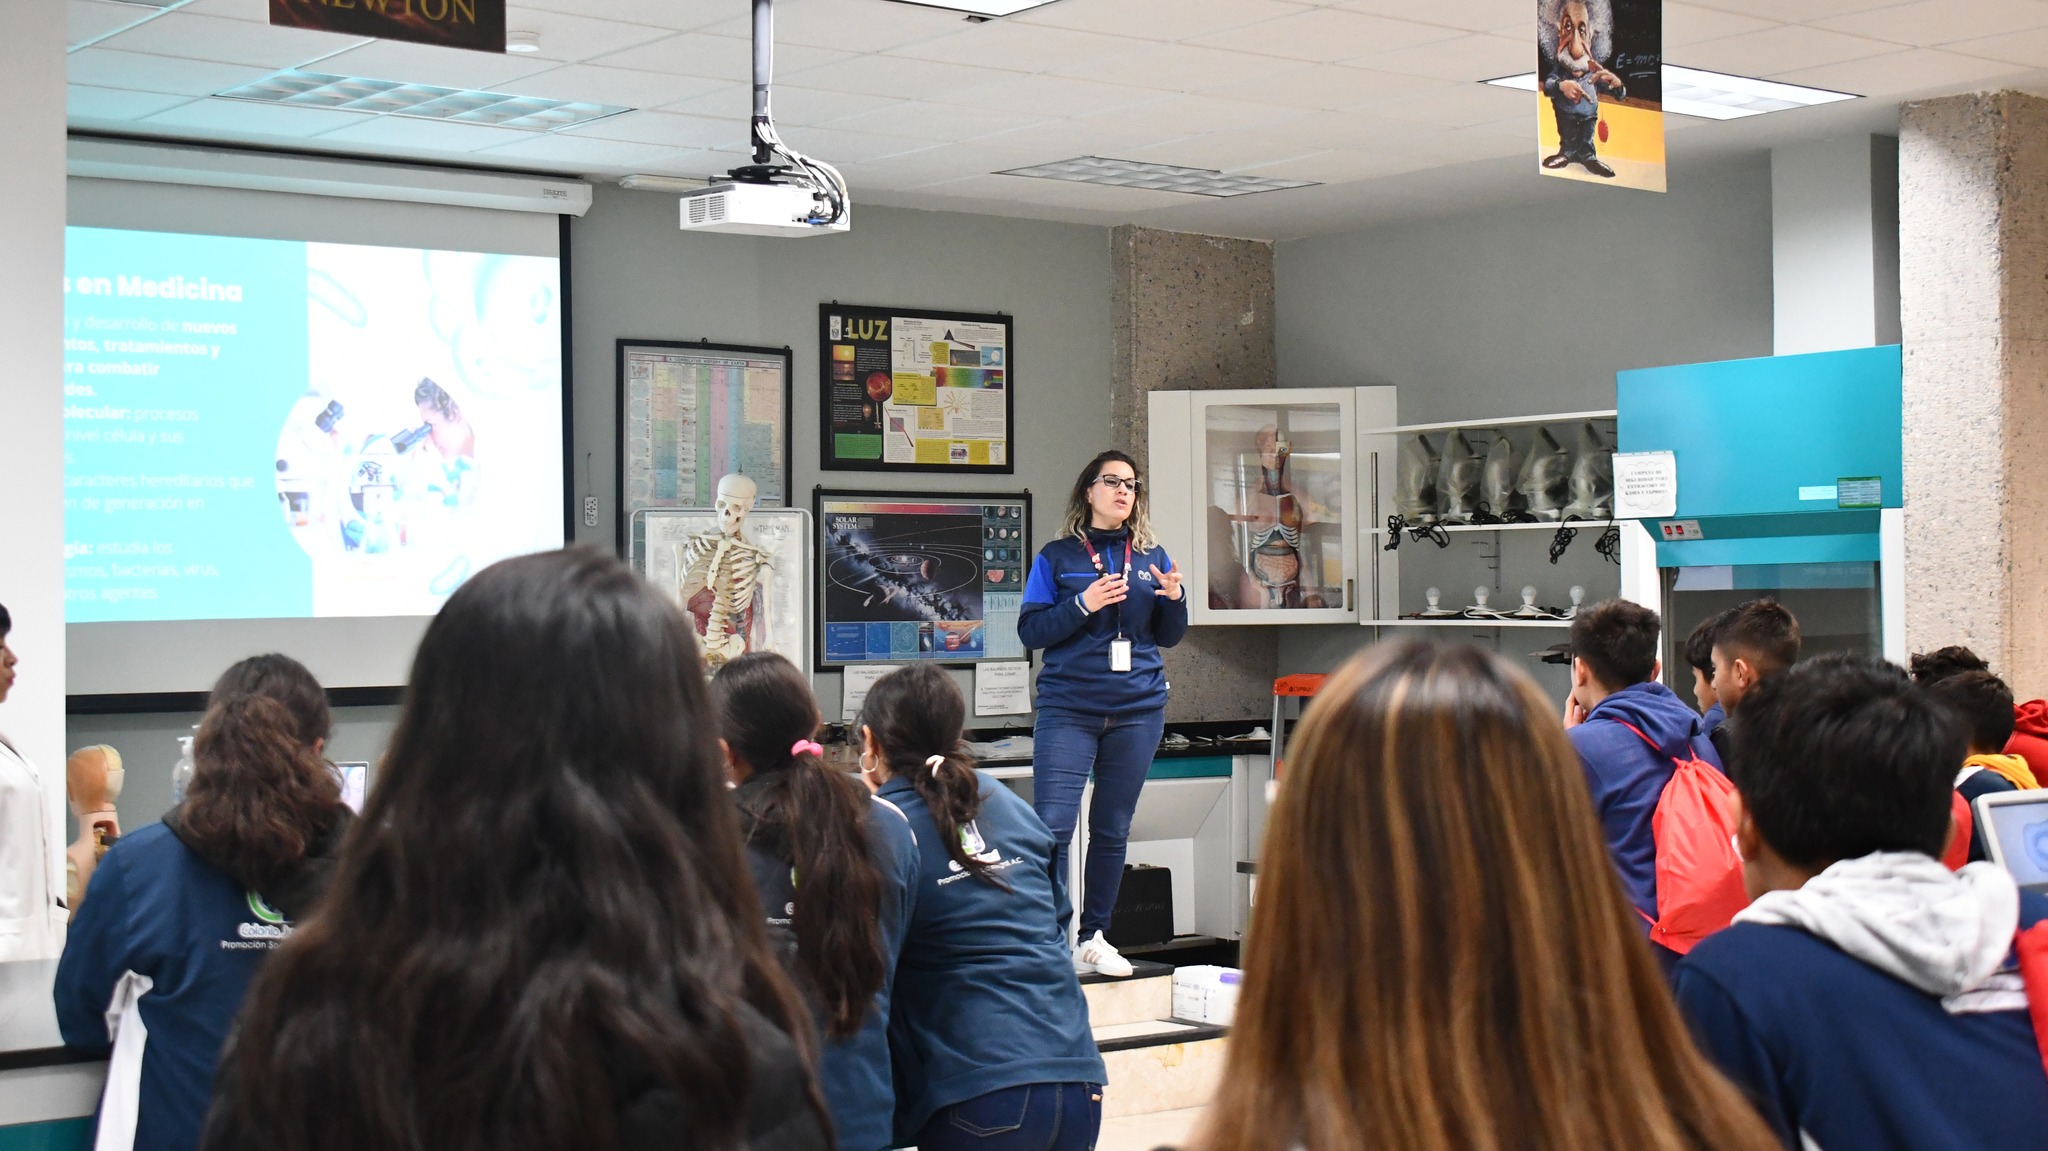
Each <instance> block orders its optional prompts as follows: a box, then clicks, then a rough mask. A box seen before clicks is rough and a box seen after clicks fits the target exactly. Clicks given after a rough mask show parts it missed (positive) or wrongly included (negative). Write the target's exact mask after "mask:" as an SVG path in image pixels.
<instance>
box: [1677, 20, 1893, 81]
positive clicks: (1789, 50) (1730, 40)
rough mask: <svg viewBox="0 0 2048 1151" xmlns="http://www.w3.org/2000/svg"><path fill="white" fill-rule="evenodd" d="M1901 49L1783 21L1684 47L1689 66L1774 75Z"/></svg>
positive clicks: (1735, 72) (1758, 74) (1858, 37)
mask: <svg viewBox="0 0 2048 1151" xmlns="http://www.w3.org/2000/svg"><path fill="white" fill-rule="evenodd" d="M1896 51H1898V45H1896V44H1887V43H1885V42H1884V41H1882V40H1871V39H1867V38H1865V37H1862V36H1850V35H1846V34H1844V33H1841V32H1830V31H1828V30H1826V29H1825V28H1809V27H1805V26H1803V25H1799V24H1784V25H1780V26H1778V27H1776V28H1766V29H1764V30H1763V31H1761V32H1748V33H1744V34H1743V35H1740V36H1729V37H1725V38H1723V39H1720V40H1708V41H1705V42H1702V43H1699V44H1694V45H1693V46H1691V47H1690V48H1687V49H1686V50H1685V60H1684V61H1683V62H1684V63H1685V65H1686V66H1687V67H1691V68H1710V69H1712V70H1714V71H1716V72H1731V73H1733V74H1735V75H1737V76H1774V75H1776V74H1778V73H1780V72H1789V71H1791V70H1792V69H1794V68H1815V67H1819V66H1821V65H1824V64H1840V63H1842V62H1843V61H1845V60H1860V59H1863V58H1865V57H1867V56H1881V55H1883V54H1885V53H1887V52H1896Z"/></svg>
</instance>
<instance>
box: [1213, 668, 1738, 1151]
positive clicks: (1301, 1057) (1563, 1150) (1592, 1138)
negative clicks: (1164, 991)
mask: <svg viewBox="0 0 2048 1151" xmlns="http://www.w3.org/2000/svg"><path fill="white" fill-rule="evenodd" d="M1296 739H1297V742H1296V744H1295V747H1294V749H1293V754H1292V755H1290V756H1289V759H1288V771H1287V775H1286V778H1285V781H1284V782H1283V783H1282V784H1281V790H1280V798H1279V801H1278V805H1277V807H1276V809H1275V811H1274V814H1273V817H1272V821H1271V823H1270V824H1269V826H1268V838H1267V840H1266V844H1265V849H1264V852H1263V854H1262V857H1261V860H1260V884H1259V902H1258V906H1257V910H1256V911H1255V912H1254V914H1253V917H1252V927H1251V932H1250V938H1249V941H1248V944H1247V951H1246V966H1245V974H1244V987H1243V994H1242V998H1241V1000H1240V1003H1239V1007H1238V1012H1237V1019H1236V1023H1235V1026H1234V1028H1233V1031H1234V1034H1233V1036H1232V1038H1231V1041H1230V1052H1229V1056H1228V1060H1229V1062H1228V1066H1227V1067H1226V1069H1225V1072H1224V1076H1223V1086H1222V1088H1221V1090H1220V1092H1219V1094H1218V1098H1217V1101H1216V1103H1215V1105H1214V1106H1213V1107H1212V1108H1211V1110H1210V1112H1209V1115H1208V1116H1207V1118H1206V1119H1205V1121H1204V1125H1203V1127H1202V1129H1201V1130H1200V1131H1199V1132H1198V1134H1197V1137H1196V1139H1195V1140H1194V1141H1193V1143H1192V1145H1191V1146H1192V1147H1193V1148H1195V1149H1196V1151H1288V1149H1290V1148H1306V1149H1307V1151H1352V1149H1354V1148H1401V1149H1402V1151H1509V1149H1513V1151H1585V1149H1599V1151H1621V1149H1623V1148H1627V1149H1629V1151H1706V1149H1710V1148H1711V1149H1713V1151H1770V1149H1773V1148H1776V1147H1777V1146H1778V1144H1777V1142H1776V1140H1775V1139H1774V1138H1773V1137H1772V1136H1771V1134H1770V1133H1769V1131H1768V1130H1767V1129H1766V1128H1765V1126H1764V1125H1763V1123H1762V1121H1761V1120H1759V1119H1758V1118H1757V1116H1756V1113H1755V1112H1754V1111H1753V1110H1751V1109H1750V1106H1749V1105H1748V1103H1746V1102H1745V1101H1744V1099H1743V1098H1742V1096H1741V1094H1740V1093H1739V1092H1738V1091H1737V1090H1736V1089H1735V1088H1734V1087H1733V1086H1731V1085H1730V1084H1729V1083H1728V1081H1727V1080H1725V1079H1723V1078H1722V1077H1721V1076H1720V1074H1719V1073H1718V1072H1716V1071H1715V1070H1714V1069H1713V1068H1712V1067H1711V1066H1710V1065H1709V1064H1708V1063H1707V1061H1706V1060H1705V1059H1704V1058H1703V1057H1702V1056H1701V1055H1700V1054H1699V1052H1698V1051H1697V1050H1696V1049H1695V1048H1694V1046H1693V1044H1692V1041H1691V1039H1690V1037H1689V1036H1688V1034H1687V1032H1686V1030H1685V1026H1684V1024H1683V1022H1682V1021H1681V1020H1680V1018H1679V1015H1678V1011H1677V1008H1676V1007H1675V1006H1674V1005H1673V1004H1672V1001H1671V997H1670V995H1669V993H1668V992H1667V991H1666V989H1665V985H1664V981H1663V978H1662V976H1661V975H1660V973H1659V971H1658V969H1657V965H1656V961H1655V960H1654V959H1653V958H1652V957H1651V955H1650V952H1649V950H1648V947H1647V946H1646V944H1645V943H1644V941H1643V939H1642V938H1641V936H1640V933H1639V932H1638V930H1637V928H1636V926H1635V924H1634V922H1633V917H1632V913H1631V911H1630V909H1629V907H1628V905H1627V903H1626V902H1625V901H1624V899H1623V898H1622V893H1621V889H1620V885H1619V883H1618V881H1617V880H1616V877H1615V874H1614V869H1613V866H1612V865H1611V864H1610V863H1609V862H1608V859H1607V854H1606V850H1605V848H1604V846H1603V845H1602V842H1601V839H1600V835H1599V832H1598V826H1599V825H1598V823H1597V822H1596V820H1595V816H1594V812H1593V805H1592V802H1591V799H1590V798H1589V796H1588V793H1587V791H1586V784H1585V779H1584V776H1583V773H1582V771H1581V769H1580V766H1579V761H1578V757H1577V756H1576V754H1575V753H1574V752H1573V751H1572V748H1571V744H1570V743H1569V741H1567V740H1566V739H1565V736H1564V733H1563V731H1562V730H1561V728H1560V726H1559V724H1558V721H1557V717H1556V715H1555V713H1554V709H1552V708H1551V707H1550V705H1549V704H1548V702H1547V701H1545V699H1544V698H1543V696H1542V695H1541V694H1540V693H1539V692H1538V691H1537V690H1536V686H1535V685H1534V684H1533V683H1532V682H1530V680H1529V678H1528V677H1527V676H1526V675H1524V674H1523V673H1522V672H1520V671H1519V670H1517V669H1516V668H1514V667H1512V666H1511V665H1509V664H1508V663H1507V662H1506V661H1504V660H1502V659H1501V658H1499V657H1498V656H1495V655H1492V654H1490V653H1488V652H1484V651H1481V650H1479V649H1477V648H1474V647H1470V646H1464V645H1456V646H1436V645H1425V644H1420V643H1415V642H1412V641H1404V642H1400V643H1387V644H1380V645H1377V646H1375V647H1372V648H1368V649H1367V650H1366V651H1364V652H1361V653H1360V654H1359V655H1357V656H1355V657H1353V658H1352V660H1351V661H1350V662H1348V663H1346V664H1345V665H1344V667H1343V668H1342V669H1340V670H1339V671H1338V672H1337V673H1336V674H1334V675H1332V676H1331V677H1330V679H1329V680H1328V682H1327V683H1326V684H1325V685H1324V687H1323V690H1322V692H1321V693H1320V696H1319V697H1318V699H1317V700H1316V702H1315V703H1314V705H1313V706H1312V707H1311V708H1310V710H1309V713H1308V715H1307V717H1306V718H1305V719H1304V720H1303V722H1302V725H1301V728H1300V729H1299V733H1298V735H1297V737H1296Z"/></svg>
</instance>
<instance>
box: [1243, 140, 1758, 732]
mask: <svg viewBox="0 0 2048 1151" xmlns="http://www.w3.org/2000/svg"><path fill="white" fill-rule="evenodd" d="M1531 178H1532V179H1534V178H1535V177H1533V176H1532V177H1531ZM1671 187H1672V190H1671V191H1670V192H1669V193H1667V194H1665V195H1654V194H1645V193H1640V192H1630V191H1624V190H1620V189H1610V190H1597V189H1591V188H1588V189H1586V190H1585V191H1584V193H1583V195H1581V196H1579V197H1576V198H1574V199H1572V200H1570V201H1569V202H1566V203H1563V204H1558V203H1552V204H1545V205H1538V206H1530V207H1526V208H1508V209H1502V210H1494V211H1488V212H1485V213H1475V214H1470V215H1463V216H1453V217H1447V218H1444V219H1439V220H1431V221H1427V222H1422V223H1411V224H1401V225H1390V226H1386V227H1380V228H1373V229H1370V230H1366V231H1360V232H1354V233H1349V234H1344V235H1336V236H1316V237H1311V238H1308V239H1303V240H1295V241H1291V242H1288V243H1284V244H1281V245H1280V249H1279V256H1278V260H1279V265H1278V272H1277V279H1278V287H1279V292H1278V304H1277V315H1278V317H1279V330H1278V345H1279V359H1280V386H1281V387H1284V388H1303V387H1325V386H1349V385H1355V384H1394V385H1396V386H1398V387H1399V388H1400V389H1401V392H1400V406H1401V420H1402V422H1404V423H1436V422H1442V421H1450V420H1461V419H1474V418H1485V417H1498V416H1513V415H1535V414H1540V413H1544V412H1566V411H1585V410H1591V409H1598V408H1611V407H1613V406H1614V374H1615V372H1617V371H1620V370H1622V369H1626V368H1642V367H1653V366H1657V365H1662V364H1683V363H1695V362H1700V361H1707V360H1729V359H1739V358H1742V357H1745V356H1767V355H1770V354H1771V310H1772V309H1771V302H1772V297H1771V173H1770V163H1769V158H1768V156H1758V157H1756V158H1754V159H1752V160H1747V161H1742V162H1737V163H1726V164H1722V165H1720V166H1719V167H1717V168H1716V169H1713V170H1710V171H1691V170H1685V169H1678V170H1674V171H1673V172H1672V180H1671ZM1523 534H1525V535H1531V536H1538V535H1541V533H1535V532H1530V533H1523ZM1544 538H1545V539H1547V538H1548V537H1544ZM1591 542H1592V541H1591V539H1590V538H1589V534H1582V535H1581V537H1580V539H1579V541H1578V543H1577V544H1575V545H1574V547H1573V550H1572V552H1571V553H1570V554H1568V556H1567V558H1566V561H1565V562H1566V563H1567V564H1573V563H1580V564H1583V563H1584V562H1585V561H1587V560H1588V559H1589V557H1590V555H1591V552H1592V548H1591ZM1415 546H1416V545H1413V544H1410V545H1407V547H1409V548H1412V547H1415ZM1421 546H1422V547H1425V548H1426V547H1428V545H1426V544H1425V545H1421ZM1403 554H1404V555H1405V554H1406V549H1405V548H1404V553H1403ZM1404 562H1405V561H1404ZM1535 562H1537V563H1541V562H1542V561H1541V560H1540V559H1538V560H1536V561H1535ZM1594 562H1595V566H1594V567H1593V568H1592V569H1590V571H1589V575H1590V574H1597V571H1598V568H1597V561H1594ZM1609 578H1610V580H1611V577H1609ZM1509 582H1510V583H1511V584H1513V583H1518V582H1519V581H1518V580H1514V579H1512V578H1510V579H1509ZM1445 586H1446V587H1449V586H1452V585H1449V584H1446V585H1445ZM1589 586H1598V585H1594V584H1591V583H1590V582H1589ZM1610 586H1611V584H1610ZM1461 602H1462V600H1461ZM1510 602H1513V600H1512V598H1510ZM1423 630H1424V629H1411V634H1412V633H1414V632H1420V631H1423ZM1371 634H1372V633H1371V632H1369V631H1366V629H1363V628H1340V627H1332V626H1324V627H1290V628H1284V629H1282V632H1281V639H1280V671H1281V673H1282V674H1287V673H1292V672H1307V671H1327V670H1329V669H1330V668H1331V667H1333V666H1335V665H1336V664H1337V663H1339V662H1342V660H1343V659H1344V658H1345V657H1346V656H1348V655H1350V654H1351V653H1352V652H1353V651H1355V650H1357V648H1358V647H1359V646H1360V645H1361V644H1363V643H1366V642H1368V641H1369V640H1370V638H1371ZM1388 634H1393V633H1392V632H1389V633H1388ZM1430 634H1431V635H1433V636H1437V637H1441V636H1442V634H1443V633H1441V632H1431V633H1430ZM1497 634H1498V635H1499V636H1501V637H1503V638H1502V640H1501V643H1502V648H1503V650H1505V651H1507V652H1510V653H1515V654H1519V653H1524V652H1526V651H1529V650H1532V649H1535V648H1540V647H1543V646H1546V645H1548V644H1550V643H1554V642H1558V641H1561V640H1562V639H1563V638H1564V636H1563V634H1562V633H1561V632H1560V633H1551V632H1547V631H1509V632H1501V633H1497ZM1530 666H1532V667H1533V666H1535V665H1534V664H1531V665H1530ZM1552 681H1554V682H1552ZM1546 687H1554V688H1555V689H1556V691H1557V693H1558V694H1559V696H1560V698H1561V697H1562V692H1563V678H1562V677H1561V676H1558V675H1555V674H1552V675H1549V676H1547V677H1546Z"/></svg>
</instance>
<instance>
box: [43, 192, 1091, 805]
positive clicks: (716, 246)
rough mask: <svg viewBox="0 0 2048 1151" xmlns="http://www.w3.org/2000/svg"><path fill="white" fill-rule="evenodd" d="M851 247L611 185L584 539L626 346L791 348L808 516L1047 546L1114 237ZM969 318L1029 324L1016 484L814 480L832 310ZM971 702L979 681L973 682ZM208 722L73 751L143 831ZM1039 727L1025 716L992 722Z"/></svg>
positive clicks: (603, 523) (592, 304) (114, 730)
mask: <svg viewBox="0 0 2048 1151" xmlns="http://www.w3.org/2000/svg"><path fill="white" fill-rule="evenodd" d="M854 220H855V223H854V228H853V230H852V231H851V232H848V233H847V234H845V235H842V236H816V237H806V238H803V239H794V240H786V239H759V238H754V237H747V236H706V235H689V236H686V235H684V234H682V232H681V231H680V230H679V229H678V228H677V220H676V197H675V196H673V195H664V194H659V193H652V192H627V191H623V190H621V189H619V188H616V187H612V186H609V185H606V186H601V187H599V188H598V189H597V201H596V204H595V206H594V207H592V209H591V211H590V214H589V215H587V216H585V217H583V218H582V219H581V220H578V221H576V223H575V225H574V226H573V228H572V231H571V240H570V286H571V291H572V300H571V306H572V308H573V312H572V316H571V322H572V324H573V338H574V341H575V347H574V358H573V361H572V371H573V373H574V377H573V381H572V382H573V387H574V392H575V398H574V403H575V411H574V418H575V454H574V457H573V459H572V461H571V465H572V466H571V469H570V486H571V488H572V491H573V493H574V498H575V503H576V506H577V507H578V508H579V509H580V508H581V506H582V500H583V497H584V496H585V495H586V494H588V495H595V496H596V497H597V498H598V504H599V516H598V527H596V528H594V529H591V528H583V527H581V526H580V525H581V521H580V518H579V521H578V523H579V526H578V529H577V538H578V539H579V540H582V541H588V542H594V543H597V544H600V545H603V546H605V547H610V546H612V545H613V542H614V538H615V534H614V533H615V526H614V524H615V515H616V510H615V506H614V505H615V498H614V497H615V491H614V486H615V481H614V479H613V472H614V468H615V455H616V449H617V435H616V431H615V428H616V426H617V425H616V419H615V416H616V411H615V402H614V399H615V387H616V369H615V358H614V357H615V350H614V347H615V341H617V340H618V339H620V338H622V337H623V338H631V339H671V340H694V339H700V338H709V339H711V340H714V341H718V342H724V343H744V344H763V345H769V346H775V347H780V346H782V345H784V344H787V345H789V346H790V347H791V349H792V350H793V352H794V354H795V365H796V370H795V387H794V400H793V416H794V428H793V435H792V439H793V445H792V448H793V451H794V453H795V465H796V466H795V490H794V492H793V493H792V495H793V496H794V499H795V502H796V503H797V505H798V506H800V507H809V506H810V500H811V489H812V488H813V487H814V486H817V485H819V484H821V483H822V484H825V485H826V486H830V487H840V488H879V489H885V490H909V491H919V490H970V491H1017V490H1021V489H1029V490H1030V491H1031V493H1032V496H1033V497H1034V507H1033V509H1032V510H1033V517H1034V518H1033V528H1034V536H1035V538H1034V539H1033V540H1032V546H1033V547H1034V548H1035V547H1037V546H1038V545H1040V544H1042V543H1044V542H1045V540H1046V539H1048V538H1049V537H1050V533H1051V532H1052V531H1053V530H1055V528H1056V522H1055V521H1056V520H1057V519H1058V518H1059V516H1060V514H1061V509H1062V508H1063V506H1064V503H1065V499H1066V492H1067V489H1068V487H1069V486H1070V485H1071V484H1072V483H1073V480H1074V476H1075V474H1076V473H1078V472H1079V471H1080V469H1081V467H1082V465H1084V464H1086V463H1087V462H1088V460H1089V458H1090V457H1092V456H1093V455H1094V454H1095V453H1096V452H1098V451H1100V450H1102V449H1103V448H1105V447H1108V446H1109V444H1110V429H1109V383H1110V356H1111V340H1110V313H1111V309H1110V252H1109V229H1107V228H1097V227H1088V226H1083V225H1073V224H1055V223H1045V222H1040V221H1033V220H1013V219H1004V218H1000V217H995V216H975V215H964V214H954V213H937V212H918V211H910V210H904V209H890V208H859V207H856V209H855V215H854ZM829 300H840V301H843V302H846V303H859V304H898V305H905V306H924V307H957V308H961V309H963V310H966V311H978V312H1008V313H1010V314H1011V315H1013V316H1014V317H1015V318H1016V337H1017V348H1016V351H1015V353H1014V355H1015V360H1016V365H1017V368H1016V370H1017V371H1018V372H1019V373H1020V374H1019V375H1018V376H1017V379H1018V381H1019V387H1018V389H1017V400H1016V403H1017V426H1016V427H1015V429H1014V430H1013V440H1012V447H1013V450H1014V451H1015V458H1016V461H1017V472H1016V474H1015V475H1010V476H949V475H915V476H891V475H887V474H881V473H873V472H833V473H829V474H828V473H822V472H820V471H819V469H818V370H817V355H818V348H817V329H818V305H819V304H820V303H823V302H825V301H829ZM959 678H960V682H961V685H962V688H963V690H971V686H972V684H971V680H970V679H969V678H968V676H967V675H966V674H965V673H962V674H961V675H960V677H959ZM817 687H818V697H819V702H820V704H821V705H822V706H823V708H824V710H825V713H826V716H827V718H828V719H837V718H838V714H839V712H838V708H839V698H840V697H839V676H838V674H837V673H830V674H825V675H820V676H819V677H818V684H817ZM396 714H397V709H396V708H347V709H342V710H341V711H339V712H337V714H336V717H335V719H336V732H335V739H334V747H333V749H332V751H331V752H330V755H331V756H332V758H336V759H366V760H370V761H372V762H375V761H376V759H377V758H378V756H379V755H380V754H381V753H382V749H383V745H384V742H385V740H386V738H387V737H388V735H389V733H390V728H391V724H392V723H393V721H394V720H395V719H396ZM197 721H198V717H197V716H196V715H183V714H164V713H158V714H151V715H128V716H73V717H71V720H70V723H69V725H68V732H67V741H68V743H67V746H69V747H71V748H78V747H83V746H87V745H90V744H95V743H107V744H112V745H113V746H115V747H117V748H119V749H121V751H122V753H123V755H124V757H125V758H126V759H127V761H128V767H129V772H130V775H129V780H128V783H127V788H128V791H127V794H126V795H125V796H124V797H123V801H122V804H121V806H122V810H123V812H124V813H125V822H126V824H127V825H128V826H131V827H135V826H140V825H142V824H144V823H148V822H153V821H154V820H155V819H156V818H157V816H158V815H160V814H161V813H162V811H163V810H164V808H165V807H167V806H168V805H169V803H170V772H171V768H172V766H173V765H174V764H175V763H176V762H177V756H178V751H177V742H176V740H177V737H178V736H180V735H183V734H185V733H186V732H187V731H188V730H189V729H190V726H191V725H192V724H193V723H196V722H197ZM985 722H986V723H987V724H988V725H990V726H994V725H997V724H999V723H1007V722H1015V723H1024V724H1028V723H1029V717H1026V716H1019V717H1014V719H1011V720H993V719H992V720H988V721H985Z"/></svg>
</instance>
